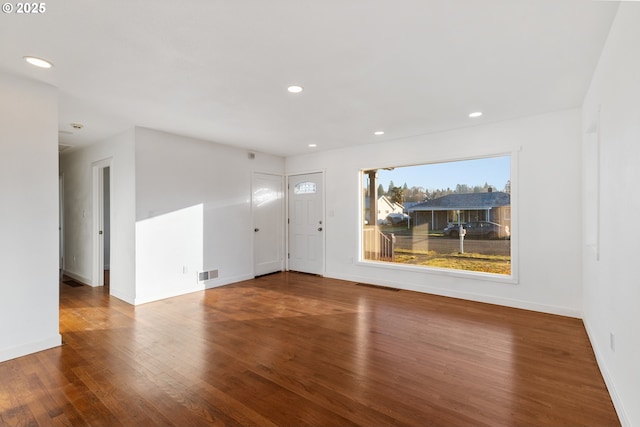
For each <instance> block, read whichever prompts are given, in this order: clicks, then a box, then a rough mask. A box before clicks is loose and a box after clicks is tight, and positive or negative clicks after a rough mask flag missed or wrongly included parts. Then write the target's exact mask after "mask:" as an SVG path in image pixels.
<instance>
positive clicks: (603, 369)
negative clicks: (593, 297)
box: [582, 319, 631, 427]
mask: <svg viewBox="0 0 640 427" xmlns="http://www.w3.org/2000/svg"><path fill="white" fill-rule="evenodd" d="M582 322H583V323H584V328H585V329H586V331H587V336H588V337H589V341H590V342H591V348H592V349H593V353H594V354H595V355H596V362H597V364H598V368H600V373H601V374H602V378H603V379H604V383H605V385H606V386H607V390H609V396H611V400H612V401H613V406H614V407H615V408H616V413H617V414H618V418H619V419H620V424H622V426H623V427H631V421H629V417H628V416H627V413H626V411H625V409H624V405H623V404H622V400H620V396H619V395H618V392H617V391H616V386H615V384H614V382H613V379H612V378H611V374H609V370H608V369H607V365H606V363H605V359H604V357H603V356H602V351H601V350H600V347H598V344H597V340H595V337H594V333H593V329H592V328H591V326H590V324H589V321H588V320H587V319H582Z"/></svg>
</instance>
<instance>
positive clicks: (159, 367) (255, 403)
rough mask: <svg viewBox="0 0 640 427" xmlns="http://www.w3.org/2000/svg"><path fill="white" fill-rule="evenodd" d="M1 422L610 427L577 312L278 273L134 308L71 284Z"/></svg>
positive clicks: (19, 365) (22, 367)
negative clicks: (50, 335) (59, 341)
mask: <svg viewBox="0 0 640 427" xmlns="http://www.w3.org/2000/svg"><path fill="white" fill-rule="evenodd" d="M60 291H61V292H60V294H61V296H60V300H61V301H60V330H61V333H62V335H63V339H64V342H65V344H64V345H63V346H62V347H59V348H55V349H51V350H47V351H43V352H40V353H36V354H33V355H29V356H25V357H22V358H19V359H15V360H11V361H7V362H4V363H0V425H2V426H5V425H41V426H70V425H72V426H83V425H92V426H120V425H124V426H145V425H163V426H164V425H166V426H171V425H175V426H196V425H216V426H218V425H252V426H273V425H290V426H304V425H316V426H346V425H363V426H386V425H390V426H395V425H414V426H429V425H437V426H484V425H487V426H516V425H523V426H524V425H527V426H531V425H536V426H538V425H552V426H562V425H566V426H577V425H593V426H614V425H619V421H618V418H617V417H616V413H615V411H614V409H613V405H612V403H611V399H610V397H609V395H608V393H607V390H606V388H605V385H604V382H603V380H602V377H601V375H600V372H599V370H598V367H597V365H596V362H595V359H594V355H593V352H592V350H591V348H590V345H589V341H588V339H587V336H586V333H585V330H584V327H583V324H582V322H581V321H580V320H577V319H571V318H564V317H560V316H553V315H546V314H540V313H534V312H529V311H523V310H516V309H510V308H505V307H499V306H493V305H487V304H479V303H472V302H467V301H460V300H455V299H450V298H443V297H435V296H429V295H423V294H419V293H413V292H406V291H400V292H392V291H389V290H384V289H375V288H371V287H366V286H358V285H356V284H354V283H351V282H343V281H338V280H332V279H325V278H319V277H314V276H309V275H303V274H297V273H281V274H275V275H270V276H265V277H261V278H258V279H255V280H250V281H246V282H242V283H239V284H235V285H230V286H225V287H221V288H217V289H211V290H207V291H203V292H197V293H193V294H189V295H185V296H181V297H176V298H172V299H167V300H163V301H160V302H154V303H149V304H145V305H142V306H138V307H133V306H130V305H128V304H125V303H123V302H122V301H119V300H117V299H115V298H111V297H109V296H108V294H106V293H105V292H104V291H103V289H102V288H90V287H88V286H81V287H76V288H73V287H70V286H66V285H62V284H61V286H60Z"/></svg>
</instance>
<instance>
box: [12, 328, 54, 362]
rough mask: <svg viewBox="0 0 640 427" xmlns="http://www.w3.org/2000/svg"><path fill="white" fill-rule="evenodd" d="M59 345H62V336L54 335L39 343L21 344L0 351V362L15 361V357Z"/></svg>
mask: <svg viewBox="0 0 640 427" xmlns="http://www.w3.org/2000/svg"><path fill="white" fill-rule="evenodd" d="M60 345H62V336H61V335H60V334H55V335H54V336H52V337H50V338H47V339H44V340H41V341H36V342H32V343H27V344H22V345H19V346H17V347H11V348H6V349H0V362H4V361H5V360H10V359H15V358H16V357H22V356H26V355H27V354H31V353H37V352H39V351H42V350H48V349H50V348H53V347H58V346H60Z"/></svg>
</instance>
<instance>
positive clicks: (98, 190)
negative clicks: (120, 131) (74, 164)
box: [92, 159, 111, 288]
mask: <svg viewBox="0 0 640 427" xmlns="http://www.w3.org/2000/svg"><path fill="white" fill-rule="evenodd" d="M93 195H94V197H93V224H94V225H93V232H94V234H93V236H94V237H93V278H92V282H93V283H94V286H105V288H108V287H109V284H110V281H109V279H110V274H109V272H110V268H111V159H106V160H101V161H99V162H96V163H94V164H93Z"/></svg>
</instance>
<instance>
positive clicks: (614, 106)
mask: <svg viewBox="0 0 640 427" xmlns="http://www.w3.org/2000/svg"><path fill="white" fill-rule="evenodd" d="M638 23H640V5H639V4H637V3H624V2H622V3H621V4H620V8H619V9H618V15H617V17H616V20H615V21H614V24H613V26H612V28H611V32H610V34H609V38H608V40H607V43H606V45H605V48H604V50H603V53H602V56H601V58H600V62H599V64H598V68H597V69H596V72H595V74H594V77H593V80H592V83H591V87H590V89H589V91H588V93H587V96H586V98H585V102H584V107H583V132H584V144H585V154H586V156H585V170H584V173H585V183H587V186H586V188H585V193H586V197H585V204H584V206H585V218H590V221H589V223H587V224H585V227H586V232H585V236H587V238H586V239H585V242H584V243H585V244H584V247H583V250H584V320H585V325H586V326H587V330H588V332H589V337H590V338H591V343H592V345H593V348H594V350H595V352H596V356H597V358H598V362H599V364H600V368H601V370H602V372H603V375H604V377H605V380H606V382H607V385H608V386H609V391H610V392H611V396H612V398H613V400H614V404H615V405H616V409H617V410H618V414H619V416H620V418H621V421H622V423H623V425H628V426H632V425H640V405H639V404H638V403H639V402H640V333H639V329H638V328H639V327H640V309H639V308H638V304H639V303H640V278H639V273H638V270H637V269H638V260H639V259H640V257H639V255H640V245H639V244H638V242H639V240H638V236H639V232H638V226H637V221H636V217H637V213H638V212H640V190H639V189H638V186H639V184H640V165H639V161H640V55H639V52H640V25H638ZM598 110H600V112H599V113H598ZM598 142H599V150H598V149H597V145H598ZM594 145H595V146H596V149H595V150H594V149H593V147H594ZM598 151H599V156H598ZM598 189H599V197H598V191H597V190H598ZM612 333H613V334H614V349H615V350H614V349H612V348H611V344H610V334H612Z"/></svg>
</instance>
